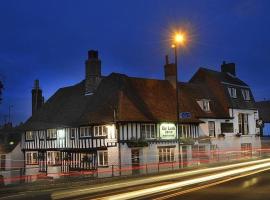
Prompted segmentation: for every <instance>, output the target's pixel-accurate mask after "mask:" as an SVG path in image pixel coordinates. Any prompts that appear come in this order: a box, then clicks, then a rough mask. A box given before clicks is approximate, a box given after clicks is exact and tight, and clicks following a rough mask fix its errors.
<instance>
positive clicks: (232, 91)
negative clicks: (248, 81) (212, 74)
mask: <svg viewBox="0 0 270 200" xmlns="http://www.w3.org/2000/svg"><path fill="white" fill-rule="evenodd" d="M228 91H229V94H230V97H232V98H235V99H236V98H237V90H236V88H234V87H228Z"/></svg>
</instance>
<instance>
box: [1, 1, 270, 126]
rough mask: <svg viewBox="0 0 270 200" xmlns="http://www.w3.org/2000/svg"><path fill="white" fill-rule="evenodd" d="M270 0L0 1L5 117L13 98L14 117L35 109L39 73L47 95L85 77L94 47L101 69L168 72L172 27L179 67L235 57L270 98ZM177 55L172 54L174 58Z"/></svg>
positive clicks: (185, 75)
mask: <svg viewBox="0 0 270 200" xmlns="http://www.w3.org/2000/svg"><path fill="white" fill-rule="evenodd" d="M269 7H270V1H268V0H265V1H259V0H254V1H249V0H244V1H241V0H232V1H229V0H224V1H221V0H218V1H217V0H213V1H206V0H197V1H191V0H187V1H181V0H175V1H173V0H166V1H165V0H134V1H133V0H123V1H117V0H113V1H109V0H107V1H102V0H98V1H91V0H76V1H75V0H74V1H68V0H62V1H60V0H57V1H56V0H52V1H49V0H46V1H45V0H44V1H37V0H33V1H30V0H25V1H21V0H17V1H13V0H6V1H4V0H3V1H1V3H0V78H1V79H2V80H3V82H4V86H5V90H4V94H3V102H2V104H1V105H0V124H1V123H3V121H4V115H5V114H7V113H8V105H13V108H12V121H13V123H15V124H17V123H19V122H22V121H25V120H26V119H27V118H28V117H29V116H30V114H31V89H32V87H33V82H34V79H37V78H38V79H40V84H41V87H42V89H43V94H44V96H45V99H48V98H49V97H50V96H51V95H52V94H53V93H54V92H55V91H56V90H57V89H58V88H60V87H64V86H69V85H73V84H75V83H77V82H79V81H81V80H82V79H83V78H84V61H85V59H86V57H87V51H88V50H89V49H96V50H99V54H100V58H101V60H102V72H103V74H104V75H108V74H110V73H111V72H119V73H124V74H127V75H130V76H138V77H151V78H158V79H162V78H163V65H164V60H165V59H164V56H165V54H168V53H170V54H171V56H172V50H171V49H170V41H169V39H170V37H171V33H172V32H173V31H174V30H176V29H179V28H180V29H184V30H185V31H186V32H187V33H188V36H189V37H188V43H187V45H186V47H185V48H183V49H182V50H181V52H180V54H181V55H180V69H179V75H180V79H181V81H187V80H189V78H190V77H191V76H192V74H194V73H195V71H196V70H197V69H198V68H199V67H201V66H203V67H208V68H211V69H216V70H219V68H220V64H221V63H222V61H223V60H225V61H227V62H235V63H236V70H237V75H239V77H240V78H241V79H243V80H244V81H245V82H247V83H248V84H249V85H250V86H251V87H252V90H253V94H254V96H255V98H256V99H257V100H262V99H264V98H266V99H269V98H270V93H269V91H270V83H269V73H270V66H269V64H270V56H269V53H270V37H269V35H270V14H269ZM171 61H172V58H171Z"/></svg>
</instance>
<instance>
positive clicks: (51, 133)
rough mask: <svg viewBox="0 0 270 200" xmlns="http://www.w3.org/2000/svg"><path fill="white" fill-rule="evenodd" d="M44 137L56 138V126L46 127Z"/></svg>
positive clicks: (48, 138)
mask: <svg viewBox="0 0 270 200" xmlns="http://www.w3.org/2000/svg"><path fill="white" fill-rule="evenodd" d="M46 139H47V140H56V139H57V129H56V128H51V129H47V132H46Z"/></svg>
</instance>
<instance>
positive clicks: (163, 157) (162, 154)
mask: <svg viewBox="0 0 270 200" xmlns="http://www.w3.org/2000/svg"><path fill="white" fill-rule="evenodd" d="M158 154H159V162H161V163H162V162H174V147H165V148H163V147H161V148H159V151H158Z"/></svg>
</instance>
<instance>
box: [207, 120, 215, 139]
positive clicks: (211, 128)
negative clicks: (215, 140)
mask: <svg viewBox="0 0 270 200" xmlns="http://www.w3.org/2000/svg"><path fill="white" fill-rule="evenodd" d="M208 130H209V136H212V137H214V136H215V134H216V133H215V122H214V121H209V122H208Z"/></svg>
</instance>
